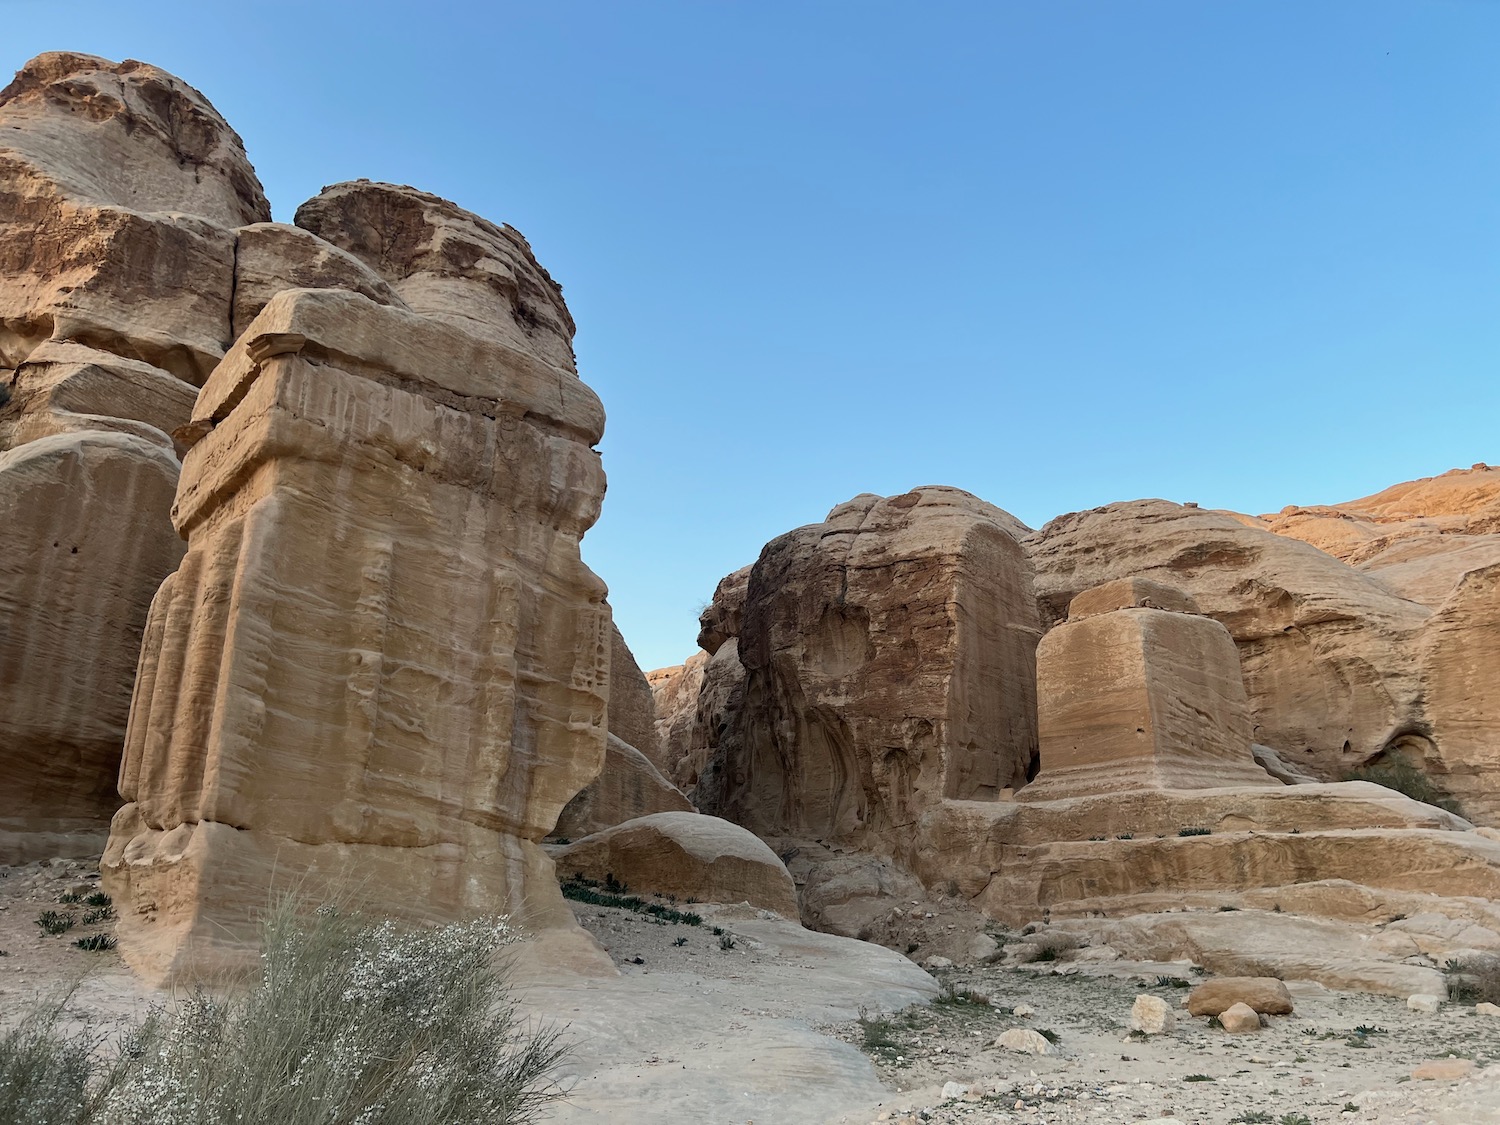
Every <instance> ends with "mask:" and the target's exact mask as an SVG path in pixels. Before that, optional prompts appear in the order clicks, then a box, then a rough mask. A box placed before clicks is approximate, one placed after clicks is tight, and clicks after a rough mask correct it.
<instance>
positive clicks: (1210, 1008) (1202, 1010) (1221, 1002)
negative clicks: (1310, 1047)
mask: <svg viewBox="0 0 1500 1125" xmlns="http://www.w3.org/2000/svg"><path fill="white" fill-rule="evenodd" d="M1235 1004H1245V1005H1247V1006H1249V1007H1250V1008H1253V1009H1254V1010H1255V1011H1257V1012H1260V1013H1261V1014H1262V1015H1267V1016H1289V1015H1291V1014H1292V994H1291V993H1290V992H1288V991H1287V987H1286V985H1285V984H1283V983H1282V982H1281V981H1279V980H1277V979H1276V978H1275V977H1218V978H1216V979H1214V980H1206V981H1204V982H1203V983H1202V984H1200V985H1198V986H1197V987H1196V988H1194V989H1193V990H1192V991H1191V992H1189V993H1188V998H1187V1010H1188V1011H1189V1012H1191V1013H1192V1014H1193V1015H1195V1016H1217V1015H1219V1014H1220V1013H1222V1012H1223V1011H1224V1010H1225V1009H1226V1008H1229V1007H1231V1006H1233V1005H1235Z"/></svg>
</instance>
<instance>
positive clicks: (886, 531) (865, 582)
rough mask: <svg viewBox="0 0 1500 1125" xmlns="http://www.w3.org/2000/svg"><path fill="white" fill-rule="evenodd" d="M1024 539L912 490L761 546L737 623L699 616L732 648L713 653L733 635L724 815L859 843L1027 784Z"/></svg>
mask: <svg viewBox="0 0 1500 1125" xmlns="http://www.w3.org/2000/svg"><path fill="white" fill-rule="evenodd" d="M1024 531H1025V528H1024V527H1023V526H1022V525H1021V524H1020V523H1019V522H1018V521H1017V520H1015V519H1014V518H1012V517H1011V516H1009V515H1007V514H1006V513H1005V512H1002V511H1001V510H1000V509H998V508H995V507H994V506H992V505H989V504H986V503H984V502H983V501H981V500H979V499H977V498H976V497H974V496H971V495H969V494H968V493H965V492H962V491H960V490H958V489H953V488H920V489H916V490H914V491H912V492H908V493H905V494H903V495H901V496H892V497H878V496H869V495H866V496H860V497H857V498H855V499H854V500H851V501H849V502H848V503H846V504H841V505H839V506H838V507H836V508H834V509H833V511H832V512H830V513H829V515H828V519H827V520H826V521H825V522H823V523H821V524H815V525H812V526H809V527H804V528H799V529H797V530H796V531H792V532H790V533H788V534H786V535H783V536H781V537H780V538H779V539H775V540H773V541H772V542H771V543H769V544H767V546H766V548H765V550H764V551H762V552H761V556H760V559H759V560H758V561H757V562H756V564H755V566H754V568H753V569H752V570H751V572H750V574H749V576H748V582H747V584H746V596H745V601H744V610H743V621H742V622H736V621H735V620H734V617H735V615H734V614H733V612H732V611H730V612H723V610H724V609H726V608H727V603H730V602H732V599H729V598H716V605H715V607H711V610H710V613H709V614H706V615H705V622H706V626H707V628H706V632H712V633H714V634H721V633H722V634H726V636H725V637H723V638H721V637H719V636H717V635H715V636H713V637H708V638H705V639H708V640H710V642H712V641H720V644H721V645H722V644H725V643H727V634H729V633H730V632H731V631H733V630H735V629H736V628H737V630H738V637H737V641H736V647H737V653H738V660H739V662H740V663H741V664H742V665H743V667H744V673H745V678H744V683H743V687H742V689H739V690H741V691H742V702H741V704H740V705H739V706H738V707H737V708H736V709H735V710H734V711H733V712H732V714H730V715H729V716H727V721H728V723H729V724H730V726H732V728H733V730H732V732H728V731H720V732H715V735H714V737H715V738H716V741H717V745H716V749H715V756H716V757H717V759H718V769H719V770H720V771H721V772H722V777H721V778H720V779H719V784H718V789H719V793H718V797H719V799H720V801H721V802H722V803H721V806H720V807H722V809H723V810H725V815H728V816H729V817H730V818H731V819H733V820H735V821H737V822H738V823H741V824H744V825H746V826H748V827H750V828H752V829H753V830H755V831H758V832H761V833H763V834H766V833H771V834H774V833H781V832H786V833H793V834H802V835H808V836H815V837H826V838H831V839H839V838H842V839H851V840H852V839H857V838H861V837H866V836H882V835H892V834H899V833H902V832H903V831H906V830H908V829H909V827H910V826H911V825H912V824H913V823H914V821H915V820H916V818H917V816H918V815H920V813H921V811H922V810H923V809H924V808H926V807H928V806H930V805H932V804H935V803H937V802H940V801H941V800H943V799H944V798H958V799H985V798H993V797H995V796H997V795H998V794H999V793H1000V792H1001V790H1003V789H1006V788H1009V787H1014V786H1019V785H1021V784H1024V783H1025V781H1026V779H1027V777H1028V771H1029V770H1031V769H1032V768H1033V759H1034V756H1035V754H1036V720H1035V657H1034V650H1035V646H1036V640H1037V636H1038V633H1039V630H1038V620H1037V613H1036V601H1035V597H1034V595H1033V592H1032V589H1031V571H1030V567H1029V566H1028V564H1027V562H1026V557H1025V553H1024V552H1023V550H1022V548H1021V545H1020V543H1019V542H1018V536H1019V535H1021V534H1023V533H1024ZM721 593H722V591H721ZM710 617H712V618H713V620H712V621H709V620H708V619H709V618H710ZM719 651H720V652H722V651H723V648H722V647H721V648H720V649H719ZM716 659H717V654H716ZM713 671H714V667H713V663H712V662H711V663H710V665H709V668H708V670H707V671H706V672H705V690H706V689H707V686H708V684H709V680H710V677H711V676H712V674H713ZM702 789H703V786H702V784H701V781H700V785H699V807H700V808H704V809H705V811H709V809H710V805H709V803H707V802H705V801H704V800H703V795H702Z"/></svg>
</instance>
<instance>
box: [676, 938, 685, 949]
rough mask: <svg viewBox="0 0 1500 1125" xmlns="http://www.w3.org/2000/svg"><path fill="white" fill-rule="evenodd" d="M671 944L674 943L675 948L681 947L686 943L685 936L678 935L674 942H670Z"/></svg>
mask: <svg viewBox="0 0 1500 1125" xmlns="http://www.w3.org/2000/svg"><path fill="white" fill-rule="evenodd" d="M672 944H673V945H675V946H677V948H679V949H681V948H682V947H683V946H684V945H686V944H687V938H685V937H680V938H678V939H676V940H675V941H674V942H672Z"/></svg>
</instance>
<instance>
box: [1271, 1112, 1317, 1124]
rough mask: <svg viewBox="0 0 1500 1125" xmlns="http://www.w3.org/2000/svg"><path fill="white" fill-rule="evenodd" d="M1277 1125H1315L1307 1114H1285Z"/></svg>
mask: <svg viewBox="0 0 1500 1125" xmlns="http://www.w3.org/2000/svg"><path fill="white" fill-rule="evenodd" d="M1276 1125H1313V1122H1312V1118H1311V1117H1309V1116H1307V1114H1305V1113H1283V1114H1282V1115H1281V1116H1280V1117H1279V1118H1277V1119H1276Z"/></svg>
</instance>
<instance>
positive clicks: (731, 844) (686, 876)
mask: <svg viewBox="0 0 1500 1125" xmlns="http://www.w3.org/2000/svg"><path fill="white" fill-rule="evenodd" d="M555 858H556V861H557V873H558V875H559V877H561V878H569V877H571V876H573V875H582V876H584V877H585V878H588V879H592V880H595V881H602V880H603V879H605V878H606V876H613V877H614V878H615V879H616V880H618V881H619V882H621V883H624V884H625V885H626V886H627V887H629V888H630V889H631V890H635V891H649V892H653V893H656V894H668V895H675V896H676V897H677V898H679V899H684V900H687V901H689V902H692V901H696V902H748V903H749V904H750V905H751V906H758V907H760V908H761V909H763V910H774V911H775V912H776V913H777V914H780V915H781V916H782V917H784V918H796V917H797V892H796V889H795V888H794V887H793V885H792V877H791V876H790V875H789V874H787V870H786V867H785V865H784V864H782V862H781V860H779V859H778V858H776V853H775V852H773V851H772V850H771V849H770V848H768V847H766V845H765V844H763V843H762V842H761V841H760V840H758V839H756V837H755V836H753V835H752V834H751V833H749V832H747V831H745V830H744V829H743V828H740V827H737V826H736V825H733V824H730V823H729V822H728V821H724V820H720V819H719V818H718V817H712V816H702V815H699V814H698V813H690V812H663V813H657V814H655V815H654V816H646V817H642V818H640V819H639V820H632V821H627V822H626V823H624V824H620V825H616V826H615V827H614V828H609V829H606V830H605V831H603V832H599V833H597V834H595V835H593V836H589V837H587V838H586V839H583V840H579V841H577V842H576V843H574V844H571V845H569V846H568V847H566V848H563V849H562V850H560V851H558V852H557V853H556V856H555Z"/></svg>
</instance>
